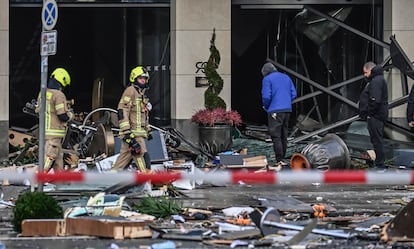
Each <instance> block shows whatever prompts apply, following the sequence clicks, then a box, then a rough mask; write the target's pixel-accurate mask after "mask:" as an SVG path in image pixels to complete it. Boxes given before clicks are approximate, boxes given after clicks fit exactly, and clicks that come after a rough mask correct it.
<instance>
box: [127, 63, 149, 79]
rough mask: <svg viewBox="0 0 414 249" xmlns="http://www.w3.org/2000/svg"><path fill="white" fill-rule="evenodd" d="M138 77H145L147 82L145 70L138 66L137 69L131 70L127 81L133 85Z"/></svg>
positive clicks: (147, 76) (147, 75)
mask: <svg viewBox="0 0 414 249" xmlns="http://www.w3.org/2000/svg"><path fill="white" fill-rule="evenodd" d="M140 76H141V77H146V78H147V80H146V81H145V82H146V83H148V80H149V74H148V72H147V70H146V69H145V68H144V67H142V66H138V67H136V68H134V69H132V70H131V74H130V75H129V81H130V82H131V83H134V82H135V80H136V79H137V78H138V77H140Z"/></svg>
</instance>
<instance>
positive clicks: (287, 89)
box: [262, 62, 296, 165]
mask: <svg viewBox="0 0 414 249" xmlns="http://www.w3.org/2000/svg"><path fill="white" fill-rule="evenodd" d="M262 75H263V80H262V104H263V108H264V109H265V110H266V112H267V122H268V123H267V125H268V129H269V135H270V137H271V138H272V142H273V150H274V152H275V157H276V161H277V162H278V165H285V163H283V161H282V159H283V158H284V157H285V154H286V149H287V137H288V124H289V117H290V113H291V112H292V100H294V99H295V98H296V89H295V86H294V85H293V82H292V80H291V79H290V77H289V76H288V75H286V74H284V73H281V72H278V71H277V69H276V67H275V66H274V65H273V64H272V63H270V62H267V63H265V64H264V65H263V67H262Z"/></svg>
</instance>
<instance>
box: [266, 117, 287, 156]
mask: <svg viewBox="0 0 414 249" xmlns="http://www.w3.org/2000/svg"><path fill="white" fill-rule="evenodd" d="M289 117H290V112H279V113H268V114H267V125H268V129H269V135H270V137H271V138H272V142H273V150H274V152H275V157H276V161H277V162H278V161H280V160H282V159H283V158H284V157H285V154H286V149H287V137H288V125H289Z"/></svg>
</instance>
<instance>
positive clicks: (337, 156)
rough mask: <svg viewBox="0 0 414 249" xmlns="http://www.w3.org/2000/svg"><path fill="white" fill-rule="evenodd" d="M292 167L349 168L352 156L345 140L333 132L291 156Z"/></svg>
mask: <svg viewBox="0 0 414 249" xmlns="http://www.w3.org/2000/svg"><path fill="white" fill-rule="evenodd" d="M290 166H291V167H292V169H303V168H306V169H310V168H312V169H319V170H329V169H349V168H350V167H351V157H350V155H349V150H348V147H347V146H346V144H345V143H344V141H343V140H342V139H341V138H340V137H338V136H337V135H335V134H333V133H328V134H326V135H325V136H324V137H323V138H322V139H320V140H318V141H315V142H313V143H310V144H308V145H307V146H306V147H305V148H303V150H302V152H301V153H296V154H293V155H292V157H291V158H290Z"/></svg>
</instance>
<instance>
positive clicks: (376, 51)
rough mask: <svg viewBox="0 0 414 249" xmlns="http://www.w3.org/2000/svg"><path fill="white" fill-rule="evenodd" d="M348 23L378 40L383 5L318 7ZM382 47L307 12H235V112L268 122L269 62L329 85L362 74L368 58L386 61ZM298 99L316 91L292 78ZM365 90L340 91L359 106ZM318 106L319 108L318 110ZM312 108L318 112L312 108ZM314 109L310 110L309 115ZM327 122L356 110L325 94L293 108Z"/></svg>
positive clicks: (359, 84)
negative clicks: (264, 84) (264, 92)
mask: <svg viewBox="0 0 414 249" xmlns="http://www.w3.org/2000/svg"><path fill="white" fill-rule="evenodd" d="M312 7H313V8H315V9H318V10H319V11H321V12H323V13H325V14H329V15H330V16H333V17H335V18H336V19H339V20H341V21H342V22H344V23H345V24H347V25H349V26H351V27H353V28H355V29H357V30H359V31H361V32H363V33H365V34H368V35H370V36H372V37H375V38H377V39H380V38H379V37H382V21H381V20H382V4H380V5H375V4H373V5H369V4H367V5H355V6H354V5H345V6H344V5H313V6H312ZM381 50H382V48H378V46H374V44H372V42H370V41H368V40H366V39H364V38H362V37H360V36H358V35H356V34H354V33H352V32H350V31H347V30H345V29H343V28H341V27H339V26H338V25H336V24H334V23H332V22H330V21H328V20H326V19H324V18H322V17H320V16H317V15H315V14H313V13H311V12H309V11H306V10H305V9H303V8H299V9H295V8H292V9H263V8H260V9H244V8H243V7H242V6H241V5H234V6H233V8H232V108H234V109H236V110H238V111H239V112H240V113H241V115H242V117H243V120H244V121H246V122H248V123H251V124H266V123H267V121H266V113H265V112H264V111H263V109H262V107H261V96H260V91H261V80H262V76H261V73H260V69H261V67H262V65H263V64H264V63H265V61H266V59H267V58H270V59H272V60H274V61H276V62H278V63H280V64H282V65H284V66H286V67H288V68H289V69H291V70H293V71H295V72H297V73H299V74H301V75H303V76H305V77H307V78H309V79H311V80H313V81H315V82H317V83H319V84H321V85H322V86H324V87H329V86H330V85H333V84H336V83H339V82H342V81H345V80H347V79H350V78H352V77H356V76H358V75H361V74H362V66H363V64H364V63H365V62H366V61H367V60H374V61H375V62H377V63H381V62H382V52H381ZM290 76H291V77H292V80H293V81H294V83H295V85H296V89H297V91H298V96H303V95H305V94H307V93H310V92H313V91H314V90H315V89H312V88H311V87H310V85H309V84H307V83H306V82H303V81H302V80H300V79H298V78H295V77H293V76H292V75H290ZM363 87H364V84H362V81H358V82H356V83H353V84H350V85H348V86H346V87H341V88H339V89H336V90H335V91H336V92H337V93H338V94H340V95H341V96H344V97H346V98H348V99H351V100H352V101H354V102H357V101H358V99H359V94H360V92H361V90H362V88H363ZM315 106H316V107H317V108H315ZM312 108H313V111H311V109H312ZM310 111H311V112H310ZM309 112H310V116H309V117H310V118H313V119H315V120H317V121H319V119H321V121H322V122H334V121H336V120H341V119H345V118H347V117H349V116H352V115H355V114H356V110H355V108H352V107H350V106H348V105H346V104H344V103H343V102H341V101H338V100H337V99H335V98H333V97H330V96H328V95H327V94H322V95H319V96H317V97H315V98H314V99H313V98H310V99H308V100H304V101H302V102H299V103H296V104H295V105H294V115H291V117H292V123H293V122H294V121H295V120H294V119H295V118H296V117H298V116H299V115H300V114H302V115H307V114H308V113H309Z"/></svg>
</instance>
